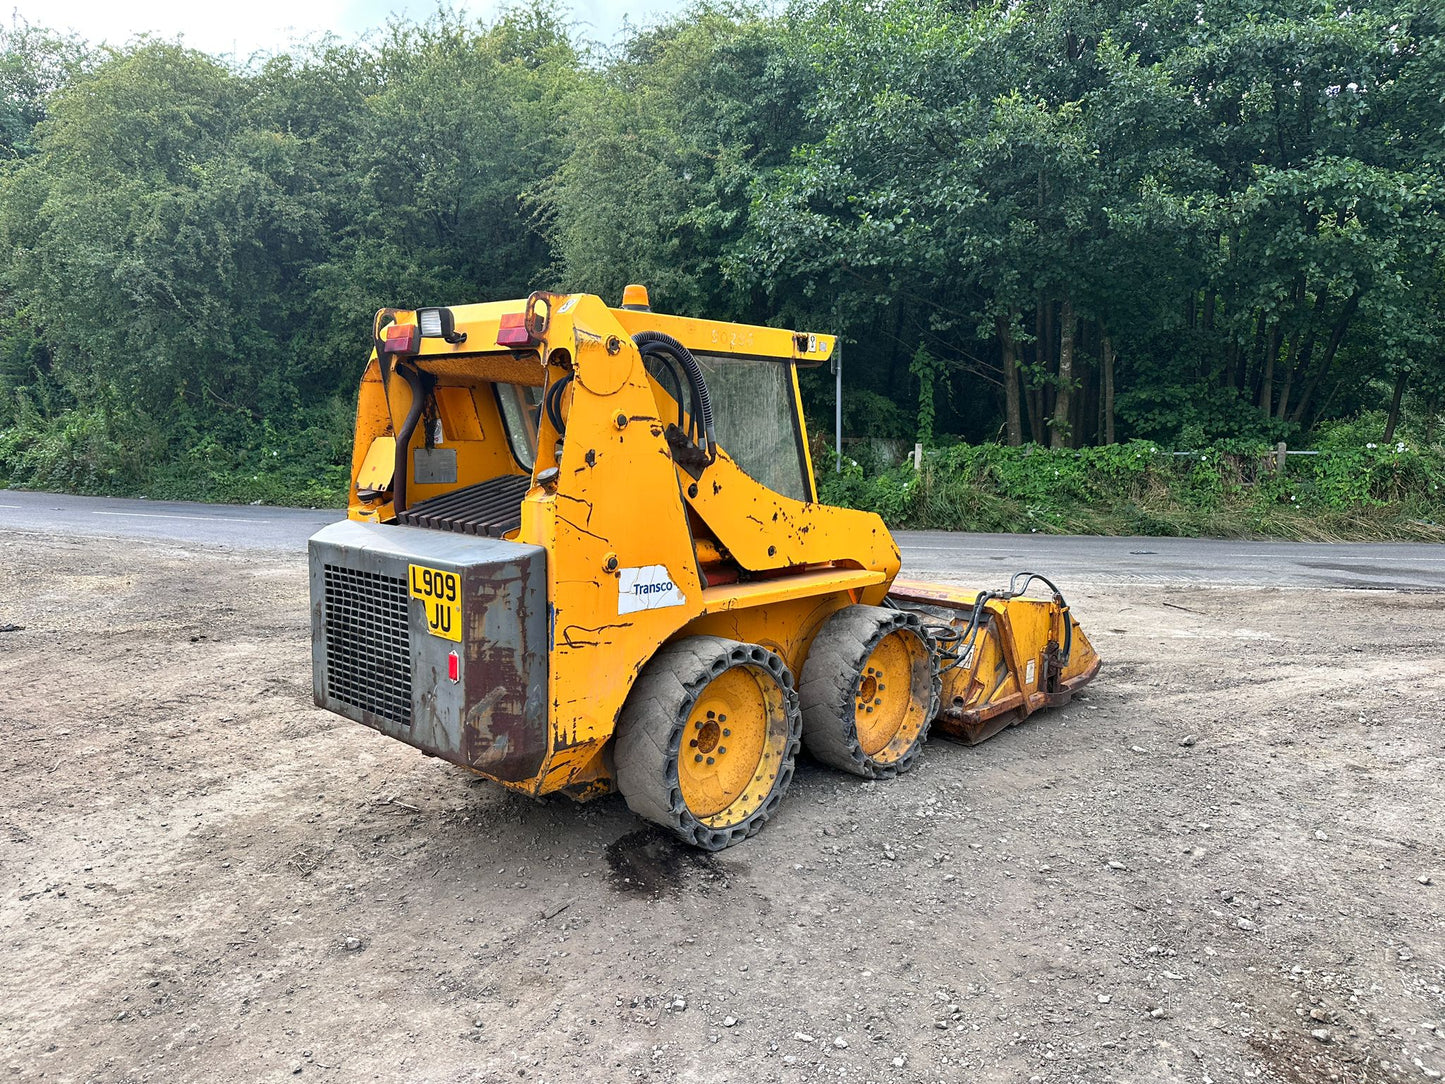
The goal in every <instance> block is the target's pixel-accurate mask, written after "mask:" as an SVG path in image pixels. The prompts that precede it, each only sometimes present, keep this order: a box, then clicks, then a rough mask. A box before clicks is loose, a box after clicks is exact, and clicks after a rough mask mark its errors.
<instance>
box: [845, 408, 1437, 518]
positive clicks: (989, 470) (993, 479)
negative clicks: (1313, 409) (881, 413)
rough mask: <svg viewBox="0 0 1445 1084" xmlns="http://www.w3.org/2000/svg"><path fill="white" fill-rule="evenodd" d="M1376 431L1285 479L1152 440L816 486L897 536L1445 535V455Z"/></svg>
mask: <svg viewBox="0 0 1445 1084" xmlns="http://www.w3.org/2000/svg"><path fill="white" fill-rule="evenodd" d="M1380 428H1381V427H1380V426H1379V425H1378V424H1376V423H1375V421H1372V420H1366V421H1364V422H1362V423H1359V424H1357V425H1352V426H1338V427H1336V428H1334V429H1331V430H1329V431H1328V432H1325V433H1323V434H1322V436H1321V440H1320V442H1319V446H1318V447H1317V448H1316V449H1313V450H1314V451H1316V452H1317V453H1318V454H1316V455H1313V456H1292V457H1290V458H1289V461H1288V463H1287V466H1286V468H1285V470H1284V471H1283V472H1278V473H1277V472H1276V471H1275V470H1274V466H1273V460H1272V456H1271V453H1272V449H1271V448H1269V447H1268V446H1267V445H1265V444H1263V443H1256V442H1253V441H1239V440H1234V441H1218V442H1215V443H1214V444H1211V445H1209V446H1208V447H1206V448H1203V449H1201V450H1199V451H1194V452H1189V453H1187V454H1179V455H1176V454H1174V453H1172V452H1170V451H1168V450H1166V449H1163V448H1160V447H1159V446H1158V445H1155V444H1151V443H1149V442H1147V441H1133V442H1130V443H1128V444H1119V445H1112V446H1107V447H1099V448H1083V449H1078V450H1073V449H1050V448H1042V447H1039V446H1037V445H1027V446H1024V447H1022V448H1009V447H1004V446H1002V445H997V444H983V445H956V446H954V447H951V448H946V449H934V450H931V451H928V452H926V453H925V455H924V459H923V466H922V469H921V470H919V471H916V472H915V471H914V469H913V467H912V465H911V464H905V465H903V466H901V467H895V468H893V469H891V470H886V471H881V472H878V473H876V474H872V475H869V474H867V473H866V472H865V471H864V470H863V469H862V468H860V467H858V466H857V465H856V464H854V465H852V466H851V467H850V468H849V469H848V470H847V471H845V472H844V473H843V474H841V475H835V474H828V475H825V476H823V477H822V478H821V480H820V482H821V484H820V490H821V492H820V496H821V498H822V499H823V500H824V501H827V502H829V503H836V504H844V505H848V506H851V507H855V508H864V509H868V510H870V511H874V512H877V513H878V514H880V515H881V516H883V518H884V519H885V520H886V521H887V522H888V523H890V524H891V525H893V526H896V527H920V528H940V529H945V530H969V531H1037V532H1048V533H1072V534H1143V535H1201V534H1212V535H1222V536H1270V537H1292V538H1319V539H1329V538H1344V537H1358V538H1381V537H1413V538H1429V539H1439V538H1442V537H1445V527H1441V526H1439V524H1441V523H1445V488H1442V485H1445V450H1442V449H1441V448H1439V447H1438V446H1437V447H1430V448H1422V447H1419V446H1416V445H1412V444H1409V443H1408V442H1406V441H1398V442H1396V443H1393V444H1390V445H1389V446H1381V445H1380V444H1379V443H1378V442H1377V441H1371V440H1369V439H1362V437H1365V436H1367V435H1368V434H1370V433H1378V432H1380Z"/></svg>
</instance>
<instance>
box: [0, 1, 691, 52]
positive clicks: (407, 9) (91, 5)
mask: <svg viewBox="0 0 1445 1084" xmlns="http://www.w3.org/2000/svg"><path fill="white" fill-rule="evenodd" d="M458 6H460V7H462V8H464V9H465V10H466V11H467V12H469V13H470V14H472V15H474V16H478V17H486V18H492V17H494V16H495V15H496V13H497V11H498V10H499V8H500V7H501V6H502V4H501V3H500V2H499V0H472V2H469V3H461V4H459V5H458ZM683 6H684V0H631V2H629V0H571V2H570V3H566V7H567V9H568V10H570V11H571V13H572V18H573V19H574V21H576V22H577V23H578V24H579V27H580V29H581V30H582V32H583V34H584V36H586V37H589V38H593V39H594V40H597V41H601V42H602V43H604V44H608V43H610V42H611V41H612V40H613V38H614V36H615V35H616V33H617V30H618V28H619V27H620V26H621V25H622V18H623V16H624V15H626V16H627V17H628V18H629V19H631V20H632V22H633V23H647V22H649V21H651V20H652V19H653V18H655V17H656V16H658V15H661V14H667V13H669V12H672V11H677V10H679V9H681V8H682V7H683ZM11 8H12V10H13V11H14V12H15V13H16V14H17V15H18V16H20V17H21V18H22V19H24V20H26V21H27V22H29V23H30V24H31V25H33V26H46V27H51V28H53V29H56V30H73V31H75V32H76V33H77V34H79V35H80V36H81V37H84V38H86V39H87V40H89V41H90V42H92V43H98V42H101V41H108V42H110V43H111V44H115V45H119V44H123V43H124V42H125V41H126V40H127V39H129V38H130V37H131V36H132V35H134V34H139V33H144V32H146V31H151V32H155V33H158V34H161V35H163V36H165V37H168V38H173V37H175V36H176V35H182V36H183V37H184V40H185V43H186V44H187V45H189V46H191V47H192V48H196V49H202V50H204V51H206V52H208V53H232V52H234V53H236V54H237V55H238V56H239V57H241V58H242V59H244V58H245V57H247V56H249V55H250V54H251V53H253V52H255V51H257V50H272V49H280V48H282V47H284V46H285V45H286V44H287V43H288V42H289V41H290V40H291V39H292V38H294V37H304V36H306V35H310V34H320V33H325V32H326V31H331V32H332V33H334V34H338V35H340V36H341V37H342V38H344V39H348V40H349V39H351V38H354V37H355V36H356V35H358V34H360V33H362V32H363V31H365V30H369V29H373V28H375V27H378V26H381V25H382V24H383V23H385V22H386V19H387V16H388V15H390V14H392V13H393V12H395V13H397V14H406V15H409V16H411V17H412V18H414V19H424V18H425V17H426V16H427V15H429V14H430V13H431V12H433V11H435V10H436V4H435V3H434V2H431V0H427V2H415V0H412V2H408V0H303V2H300V3H298V2H297V0H245V2H243V3H233V2H228V0H132V2H126V0H20V2H19V3H12V5H11ZM0 10H3V9H0Z"/></svg>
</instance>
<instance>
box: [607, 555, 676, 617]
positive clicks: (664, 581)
mask: <svg viewBox="0 0 1445 1084" xmlns="http://www.w3.org/2000/svg"><path fill="white" fill-rule="evenodd" d="M685 601H686V599H684V598H683V597H682V591H681V590H680V589H679V588H678V586H677V584H675V583H673V582H672V574H671V573H670V572H668V571H667V566H666V565H644V566H643V567H641V568H623V569H619V570H618V579H617V612H618V613H619V614H632V613H637V611H638V610H661V609H665V608H666V607H668V606H681V605H682V604H683V603H684V602H685Z"/></svg>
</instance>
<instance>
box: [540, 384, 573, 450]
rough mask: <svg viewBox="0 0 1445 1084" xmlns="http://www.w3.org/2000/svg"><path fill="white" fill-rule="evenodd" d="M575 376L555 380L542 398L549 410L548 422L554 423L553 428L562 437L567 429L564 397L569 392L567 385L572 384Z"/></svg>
mask: <svg viewBox="0 0 1445 1084" xmlns="http://www.w3.org/2000/svg"><path fill="white" fill-rule="evenodd" d="M573 375H574V374H572V373H570V372H569V373H568V374H567V375H566V376H564V377H562V378H561V379H560V380H554V381H552V383H551V384H549V385H547V392H546V394H545V395H543V396H542V403H543V405H544V406H545V407H546V408H547V420H548V421H549V422H551V423H552V428H553V429H555V430H556V431H557V435H558V436H561V435H562V432H563V431H564V430H565V429H566V428H567V425H566V422H564V421H563V419H562V395H563V393H565V392H566V390H567V385H568V384H570V383H571V382H572V377H573Z"/></svg>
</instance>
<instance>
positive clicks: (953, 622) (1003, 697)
mask: <svg viewBox="0 0 1445 1084" xmlns="http://www.w3.org/2000/svg"><path fill="white" fill-rule="evenodd" d="M1036 580H1037V581H1039V582H1041V583H1044V584H1046V585H1047V586H1048V587H1049V589H1050V590H1051V591H1052V596H1051V597H1049V598H1027V597H1024V595H1023V592H1024V591H1025V590H1027V589H1028V586H1029V585H1030V584H1031V583H1032V582H1034V581H1036ZM888 599H889V602H891V603H892V604H894V605H896V606H898V607H899V608H900V609H905V610H911V611H913V612H915V613H917V614H918V615H919V616H920V618H922V620H923V622H924V624H925V627H926V628H927V629H928V631H929V633H930V634H931V635H932V636H933V639H934V643H935V644H936V646H937V651H938V654H939V656H940V665H939V671H940V674H941V676H942V679H943V694H942V696H941V698H940V700H939V708H938V716H937V717H936V718H935V719H934V723H933V733H935V734H942V735H944V736H945V737H949V738H953V739H955V740H957V741H961V742H965V743H967V744H968V745H977V744H978V743H979V742H981V741H983V740H984V739H985V738H989V737H992V736H993V735H994V734H997V733H998V732H999V731H1000V730H1004V729H1007V728H1008V727H1011V726H1014V725H1016V724H1018V723H1021V722H1023V721H1024V720H1025V719H1027V718H1028V717H1029V716H1030V715H1032V714H1033V713H1034V712H1035V711H1037V710H1038V709H1039V708H1048V707H1058V706H1060V705H1063V704H1067V703H1068V702H1069V701H1070V700H1071V699H1073V695H1074V693H1076V692H1077V691H1078V690H1079V689H1080V688H1082V687H1083V686H1084V685H1086V684H1088V682H1089V681H1090V680H1092V678H1093V677H1094V675H1095V674H1097V673H1098V672H1099V656H1098V655H1097V654H1095V652H1094V647H1093V645H1092V644H1091V643H1089V638H1088V637H1087V636H1085V635H1084V631H1083V630H1082V629H1081V628H1079V624H1078V622H1077V621H1075V620H1074V618H1073V615H1072V614H1071V613H1070V612H1069V605H1068V603H1067V602H1065V601H1064V597H1063V595H1062V594H1060V593H1059V590H1058V588H1056V587H1054V585H1053V584H1052V583H1050V582H1049V581H1048V580H1046V579H1044V577H1042V576H1039V575H1036V574H1034V573H1027V572H1021V573H1019V574H1018V575H1016V576H1014V577H1013V579H1012V580H1011V581H1010V583H1009V586H1008V588H1007V589H1006V590H1002V591H980V592H978V593H977V594H970V593H968V592H965V591H962V590H960V589H958V588H953V587H947V586H944V585H941V584H931V583H922V582H918V581H913V580H902V579H898V580H894V581H893V586H892V588H891V589H890V590H889V593H888Z"/></svg>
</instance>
